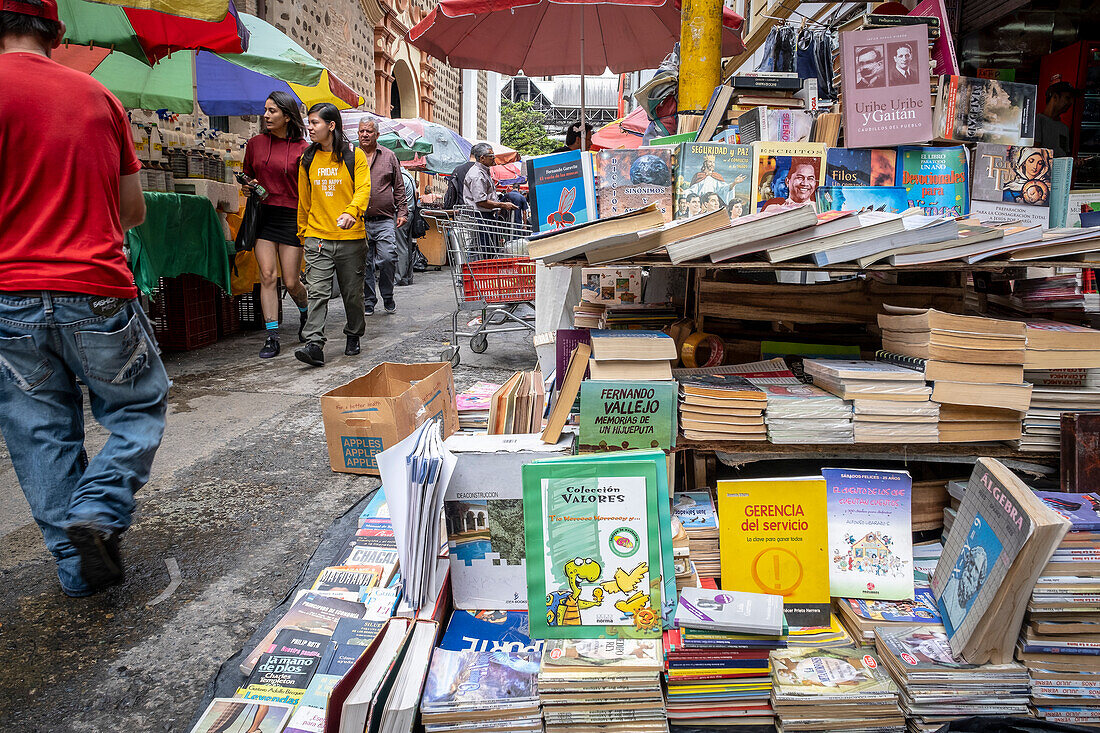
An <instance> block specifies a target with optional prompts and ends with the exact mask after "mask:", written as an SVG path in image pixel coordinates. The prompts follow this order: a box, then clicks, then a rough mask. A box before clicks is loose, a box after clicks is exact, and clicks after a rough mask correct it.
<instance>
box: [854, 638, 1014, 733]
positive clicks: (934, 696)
mask: <svg viewBox="0 0 1100 733" xmlns="http://www.w3.org/2000/svg"><path fill="white" fill-rule="evenodd" d="M875 650H876V651H877V652H878V656H879V659H880V660H882V661H883V662H884V663H885V664H886V668H887V669H888V670H889V671H890V675H891V676H892V677H893V678H894V681H895V682H896V683H897V684H898V686H899V687H900V688H901V707H902V709H903V710H904V711H905V715H906V718H907V719H908V721H909V731H910V733H930V732H931V731H935V730H939V729H940V726H942V725H943V724H944V723H948V722H950V721H952V720H956V719H958V718H964V717H968V716H972V715H1024V716H1026V715H1027V714H1028V709H1027V703H1028V676H1027V669H1026V668H1025V667H1024V666H1023V665H1020V664H1016V663H1013V662H1010V663H1008V664H982V665H976V664H967V663H965V662H959V661H956V660H955V658H954V657H953V655H952V653H951V646H950V645H949V644H948V643H947V634H946V633H945V632H944V629H943V627H942V626H902V627H899V628H891V629H885V628H879V629H876V630H875Z"/></svg>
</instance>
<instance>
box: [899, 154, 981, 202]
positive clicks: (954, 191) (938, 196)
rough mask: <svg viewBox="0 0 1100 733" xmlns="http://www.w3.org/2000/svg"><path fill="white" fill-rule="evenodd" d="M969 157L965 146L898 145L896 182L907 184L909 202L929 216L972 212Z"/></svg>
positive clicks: (901, 184) (904, 185) (905, 185)
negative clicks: (899, 146)
mask: <svg viewBox="0 0 1100 733" xmlns="http://www.w3.org/2000/svg"><path fill="white" fill-rule="evenodd" d="M969 162H970V158H969V156H968V155H967V152H966V147H965V146H963V145H956V146H953V147H947V148H931V147H923V146H916V147H902V148H899V149H898V172H897V185H899V186H903V187H905V191H906V196H907V198H908V199H909V205H910V206H919V207H920V208H921V209H923V210H924V213H925V214H928V215H930V216H965V215H967V214H969V213H970V182H969V181H970V175H969V174H970V165H969Z"/></svg>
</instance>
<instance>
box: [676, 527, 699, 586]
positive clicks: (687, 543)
mask: <svg viewBox="0 0 1100 733" xmlns="http://www.w3.org/2000/svg"><path fill="white" fill-rule="evenodd" d="M672 568H673V572H674V573H675V575H676V591H677V592H680V591H681V590H683V589H684V588H698V587H699V583H700V580H699V571H698V570H696V569H695V562H694V561H693V560H692V558H691V538H690V537H688V533H687V530H686V529H684V524H683V522H681V521H680V520H679V518H677V517H676V516H673V517H672Z"/></svg>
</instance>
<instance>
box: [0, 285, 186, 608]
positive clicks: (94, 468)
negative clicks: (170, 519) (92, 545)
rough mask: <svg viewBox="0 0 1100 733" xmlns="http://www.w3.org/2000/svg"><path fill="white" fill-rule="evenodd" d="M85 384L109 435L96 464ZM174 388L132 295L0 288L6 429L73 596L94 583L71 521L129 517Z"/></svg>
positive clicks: (118, 528) (112, 524) (1, 402)
mask: <svg viewBox="0 0 1100 733" xmlns="http://www.w3.org/2000/svg"><path fill="white" fill-rule="evenodd" d="M80 383H83V384H84V385H85V386H86V387H87V389H88V398H89V402H90V404H91V408H92V415H94V416H95V419H96V420H97V421H98V422H99V424H100V425H102V426H103V427H104V428H106V429H107V430H108V431H109V432H110V436H109V437H108V438H107V442H106V443H105V444H104V445H103V448H102V449H101V450H100V451H99V453H97V454H96V455H95V457H94V458H92V459H91V460H90V461H89V460H88V454H87V453H86V451H85V449H84V394H83V392H82V390H81V388H80ZM168 386H169V382H168V374H167V373H166V372H165V370H164V364H163V363H162V362H161V360H160V356H159V355H158V353H157V345H156V340H155V339H154V337H153V332H152V328H151V327H150V326H149V321H148V319H146V317H145V312H144V311H142V309H141V306H140V305H139V304H138V302H137V301H136V300H125V299H120V298H105V297H102V296H93V295H81V294H78V293H62V292H53V291H43V292H36V293H0V431H2V432H3V434H4V441H5V442H6V443H7V446H8V452H9V453H10V454H11V462H12V465H13V466H14V467H15V473H16V475H17V476H18V477H19V485H20V486H21V487H22V488H23V494H24V495H25V496H26V497H27V503H28V504H30V507H31V515H32V516H33V517H34V520H35V522H37V523H38V527H39V529H40V530H41V531H42V538H43V539H44V540H45V542H46V548H47V549H48V550H49V551H50V552H51V553H52V554H53V556H54V559H55V560H56V562H57V575H58V578H59V580H60V581H61V587H62V589H63V590H64V591H65V593H67V594H68V595H71V596H84V595H88V594H89V592H90V589H89V588H88V586H87V585H86V584H85V583H84V580H83V578H82V577H81V575H80V556H79V555H78V554H77V551H76V548H75V547H73V545H72V544H71V543H70V542H69V539H68V536H67V535H66V533H65V528H66V527H68V526H70V525H72V524H93V525H96V526H99V527H102V528H103V529H105V530H112V531H114V532H122V531H124V530H125V529H127V528H128V527H129V526H130V522H131V515H132V514H133V511H134V494H135V493H136V492H137V491H138V489H140V488H141V487H142V486H144V485H145V483H146V482H147V481H148V480H149V471H150V469H151V468H152V465H153V456H154V455H155V454H156V451H157V448H158V447H159V446H160V440H161V437H162V436H163V435H164V418H165V414H166V412H167V409H168Z"/></svg>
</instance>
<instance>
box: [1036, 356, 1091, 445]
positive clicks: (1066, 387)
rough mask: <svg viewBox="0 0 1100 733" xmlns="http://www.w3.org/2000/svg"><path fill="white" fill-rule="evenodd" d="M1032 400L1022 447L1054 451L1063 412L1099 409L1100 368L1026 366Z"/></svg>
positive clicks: (1058, 438) (1059, 434)
mask: <svg viewBox="0 0 1100 733" xmlns="http://www.w3.org/2000/svg"><path fill="white" fill-rule="evenodd" d="M1024 379H1025V380H1026V381H1027V382H1028V383H1029V384H1031V385H1032V387H1031V404H1030V405H1029V406H1028V410H1027V414H1026V415H1024V431H1023V435H1022V436H1021V438H1020V440H1019V442H1018V443H1017V447H1018V448H1019V449H1020V450H1022V451H1036V452H1042V453H1057V452H1058V450H1059V449H1060V447H1061V435H1062V430H1061V422H1062V413H1063V412H1093V411H1096V410H1100V369H1028V370H1025V371H1024Z"/></svg>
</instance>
